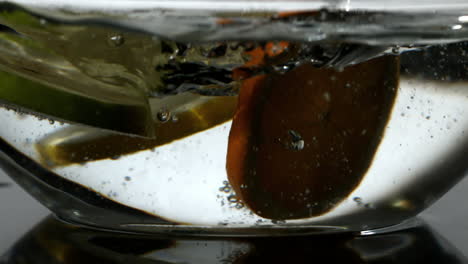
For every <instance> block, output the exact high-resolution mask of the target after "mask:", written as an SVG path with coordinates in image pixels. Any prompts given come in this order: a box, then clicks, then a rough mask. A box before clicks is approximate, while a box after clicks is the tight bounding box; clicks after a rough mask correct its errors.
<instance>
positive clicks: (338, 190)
mask: <svg viewBox="0 0 468 264" xmlns="http://www.w3.org/2000/svg"><path fill="white" fill-rule="evenodd" d="M398 69H399V62H398V58H396V57H381V58H377V59H373V60H371V61H367V62H364V63H361V64H359V65H355V66H350V67H347V68H345V69H344V70H343V71H341V72H338V71H335V70H333V69H320V68H315V67H313V66H311V65H308V64H306V65H302V66H299V67H297V68H295V69H294V70H292V71H290V72H288V73H286V74H284V75H268V76H257V77H255V78H251V79H249V80H246V81H245V82H244V85H243V87H242V88H241V91H240V95H239V105H238V109H237V112H236V114H235V116H234V119H233V124H232V128H231V132H230V136H229V145H228V154H227V173H228V177H229V181H230V183H231V185H232V186H233V188H234V190H235V191H236V193H237V194H238V195H239V198H240V199H241V200H242V201H243V202H244V203H245V204H246V205H247V206H248V207H250V209H251V210H252V211H253V212H255V213H256V214H258V215H259V216H262V217H265V218H270V219H299V218H307V217H312V216H318V215H321V214H324V213H326V212H328V211H329V210H331V209H332V208H333V207H335V206H336V205H337V204H338V203H340V202H341V201H342V200H343V199H345V198H346V197H347V196H348V195H349V194H350V193H351V192H352V191H353V190H354V189H355V188H356V187H357V186H358V185H359V183H360V182H361V180H362V179H363V177H364V174H365V173H366V170H367V169H368V168H369V166H370V164H371V162H372V159H373V156H374V154H375V153H376V150H377V147H378V145H379V142H380V140H381V138H382V137H383V133H384V127H385V124H386V123H387V120H388V118H389V115H390V112H391V109H392V105H393V102H394V99H395V96H396V90H397V89H396V88H397V84H398V76H399V70H398Z"/></svg>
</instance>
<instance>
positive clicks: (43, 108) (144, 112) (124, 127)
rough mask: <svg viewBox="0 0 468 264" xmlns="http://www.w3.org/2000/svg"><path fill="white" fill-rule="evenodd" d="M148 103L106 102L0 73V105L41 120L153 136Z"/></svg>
mask: <svg viewBox="0 0 468 264" xmlns="http://www.w3.org/2000/svg"><path fill="white" fill-rule="evenodd" d="M145 102H146V101H143V100H142V101H141V103H137V102H134V103H117V102H116V103H112V102H104V101H100V100H98V99H93V98H89V97H84V96H81V95H79V94H75V93H69V92H66V91H63V90H60V89H55V88H52V87H49V86H46V85H42V84H39V83H36V82H33V81H29V80H26V79H23V78H21V77H18V76H15V75H12V74H9V73H6V72H2V71H0V105H5V106H7V107H11V108H14V109H17V110H21V111H24V112H30V113H33V114H37V115H39V116H42V117H51V118H54V119H59V120H63V121H70V122H73V123H80V124H85V125H88V126H93V127H99V128H103V129H107V130H112V131H117V132H121V133H128V134H136V135H145V136H151V135H154V128H153V119H152V114H151V110H150V108H149V105H148V104H147V103H145Z"/></svg>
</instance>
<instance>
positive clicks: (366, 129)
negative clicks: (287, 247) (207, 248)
mask: <svg viewBox="0 0 468 264" xmlns="http://www.w3.org/2000/svg"><path fill="white" fill-rule="evenodd" d="M356 3H358V2H356ZM140 4H141V3H140ZM339 7H341V6H339ZM0 8H3V9H2V10H3V12H1V13H0V24H3V25H4V26H2V27H1V28H0V29H1V31H0V54H2V55H3V56H1V57H0V66H1V67H2V69H4V70H6V71H7V72H9V73H0V82H1V83H0V84H1V85H2V86H1V87H2V89H1V90H0V100H1V101H0V102H3V103H4V104H2V107H1V108H0V120H1V123H2V124H3V126H2V127H0V150H1V152H0V165H2V168H4V169H5V171H6V172H7V173H8V174H9V175H10V176H12V178H14V179H15V180H16V181H17V182H18V183H20V184H21V185H22V186H23V187H24V188H25V189H26V190H28V191H29V192H30V193H31V194H32V195H33V196H34V197H36V198H37V199H38V200H39V201H41V202H42V203H44V204H45V205H46V206H47V207H48V208H50V209H51V210H52V211H53V212H54V213H55V214H56V215H57V216H58V217H60V218H62V219H64V220H66V221H68V222H72V223H76V224H81V225H88V226H94V227H103V228H107V229H114V230H121V231H136V232H179V233H184V234H192V235H195V234H225V235H286V234H288V235H292V234H308V233H336V232H349V231H351V232H362V231H365V232H374V233H375V232H377V233H378V232H383V231H385V230H391V229H387V227H389V226H394V225H397V224H400V223H402V222H404V221H405V220H407V219H409V218H411V217H413V216H415V215H416V214H418V213H419V212H421V211H422V210H423V209H425V208H427V207H428V206H429V205H430V204H431V203H432V202H434V201H435V200H436V199H437V198H439V197H440V196H441V195H443V194H444V193H445V192H446V191H447V190H448V189H450V188H451V187H452V186H453V185H454V184H455V183H456V182H457V181H459V180H460V179H461V178H462V177H463V176H464V174H465V173H466V170H467V168H468V167H467V164H466V158H465V157H466V154H467V150H468V147H467V144H468V142H467V140H468V137H466V135H465V131H466V129H467V128H468V116H467V115H466V112H467V111H468V86H467V85H466V80H467V78H466V68H467V66H468V59H467V55H466V50H467V45H466V42H458V43H455V44H443V43H445V42H453V41H455V40H456V41H462V40H464V39H466V36H465V35H466V33H465V31H466V30H465V28H464V26H463V25H462V24H463V23H464V22H463V21H462V20H463V19H462V17H463V16H457V15H454V14H455V13H454V11H453V10H451V12H452V13H450V12H447V13H444V14H443V15H440V16H434V15H431V16H428V15H427V14H428V13H424V15H422V13H413V14H411V13H405V14H402V15H398V14H396V13H392V12H376V11H375V10H374V11H372V12H371V11H369V10H368V11H367V12H356V11H353V10H351V11H350V10H347V9H344V10H329V11H326V10H320V11H310V12H296V13H285V12H279V13H277V11H272V10H267V11H265V12H264V13H258V12H250V13H249V12H247V13H236V12H237V11H232V12H231V13H222V12H219V10H216V11H213V10H204V11H202V10H197V11H195V10H191V11H187V10H180V9H177V10H172V11H170V12H169V11H166V12H162V11H161V10H158V9H156V10H151V11H148V12H147V13H144V14H140V13H138V12H122V11H120V13H112V12H110V13H109V12H107V11H105V12H104V11H103V13H99V14H97V13H89V12H88V11H89V10H88V11H83V10H81V11H79V12H78V11H77V12H75V13H68V12H63V9H61V11H56V10H55V11H54V9H48V10H45V9H40V8H39V9H34V10H35V11H34V12H35V13H31V12H30V11H26V10H24V9H21V8H18V7H16V6H12V5H10V4H5V5H1V4H0ZM425 8H428V7H427V6H425ZM427 10H428V9H424V10H422V9H421V10H420V11H421V12H423V11H424V12H427ZM460 10H462V9H460ZM283 11H284V10H283ZM81 12H82V13H81ZM201 14H204V15H208V14H209V15H210V16H207V17H205V16H203V17H201ZM390 18H394V19H396V20H395V21H398V22H394V23H393V22H390V21H393V20H390ZM418 19H419V20H418ZM454 19H455V20H456V21H458V22H460V23H462V24H460V25H459V26H460V27H459V26H457V27H455V26H453V25H452V22H453V20H454ZM423 20H424V21H423ZM415 21H417V22H419V23H423V22H424V23H423V24H424V25H425V27H424V28H422V27H415V26H414V25H412V24H411V23H410V22H413V23H415ZM156 22H158V23H156ZM202 22H203V23H202ZM426 22H427V23H426ZM416 24H417V23H416ZM349 25H355V26H356V30H353V31H350V32H348V31H347V27H348V26H349ZM409 25H411V26H409ZM457 25H458V24H457ZM179 26H180V27H179ZM447 26H450V29H451V30H447V28H446V27H447ZM366 28H367V29H372V30H373V31H372V30H371V31H372V32H374V33H373V35H372V34H370V33H365V32H366V31H365V30H364V29H366ZM440 28H444V30H440ZM170 29H173V30H172V31H171V30H170ZM176 29H177V30H176ZM397 29H401V30H397ZM317 30H318V31H320V30H322V31H324V32H322V33H323V34H321V35H320V34H318V33H317V32H318V31H317ZM285 32H294V34H289V35H288V34H285ZM298 32H299V33H298ZM208 33H209V34H208ZM234 33H235V34H234ZM307 34H308V35H307ZM304 36H309V37H307V38H305V37H304ZM310 36H316V38H311V37H310ZM278 39H279V40H282V41H276V40H278ZM202 40H203V41H202ZM190 41H191V42H190ZM188 42H189V43H188ZM434 43H435V45H433V46H432V47H428V44H434ZM396 44H398V45H397V46H396ZM410 44H411V45H412V44H418V46H417V47H415V46H411V45H410ZM15 74H16V75H15ZM18 76H21V77H18ZM23 77H24V78H27V79H30V80H26V79H23ZM8 107H10V108H12V109H15V111H13V110H10V108H8ZM16 110H20V111H16ZM45 117H46V118H47V119H44V118H45ZM381 228H383V229H381ZM373 229H378V230H377V231H369V230H373Z"/></svg>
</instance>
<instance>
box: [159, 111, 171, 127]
mask: <svg viewBox="0 0 468 264" xmlns="http://www.w3.org/2000/svg"><path fill="white" fill-rule="evenodd" d="M156 117H157V118H158V120H159V121H160V122H163V123H165V122H167V121H168V120H169V119H170V118H171V112H169V111H168V110H167V109H165V108H161V110H159V112H158V113H157V114H156Z"/></svg>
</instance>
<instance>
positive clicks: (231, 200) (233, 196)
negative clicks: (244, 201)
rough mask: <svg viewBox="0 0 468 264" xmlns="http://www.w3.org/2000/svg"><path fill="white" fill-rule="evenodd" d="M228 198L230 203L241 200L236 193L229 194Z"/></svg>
mask: <svg viewBox="0 0 468 264" xmlns="http://www.w3.org/2000/svg"><path fill="white" fill-rule="evenodd" d="M227 199H228V201H229V202H230V203H237V202H238V201H239V200H238V199H237V197H236V196H235V195H229V196H228V198H227Z"/></svg>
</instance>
